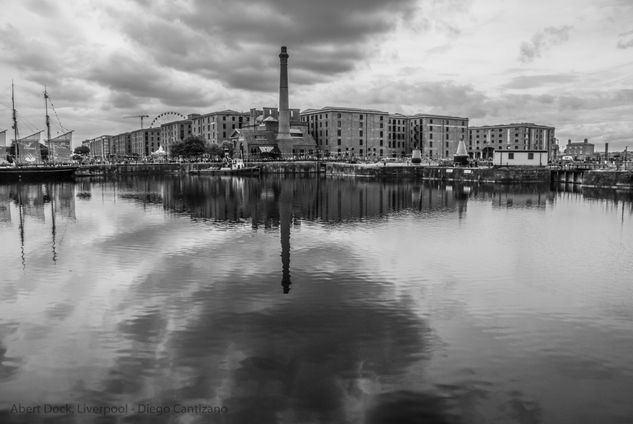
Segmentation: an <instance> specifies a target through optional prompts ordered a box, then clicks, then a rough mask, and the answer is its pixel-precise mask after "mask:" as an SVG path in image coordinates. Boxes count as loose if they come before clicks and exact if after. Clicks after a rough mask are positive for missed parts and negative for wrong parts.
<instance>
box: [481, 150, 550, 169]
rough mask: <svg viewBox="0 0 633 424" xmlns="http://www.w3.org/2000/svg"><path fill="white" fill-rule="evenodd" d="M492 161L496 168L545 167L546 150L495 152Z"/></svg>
mask: <svg viewBox="0 0 633 424" xmlns="http://www.w3.org/2000/svg"><path fill="white" fill-rule="evenodd" d="M492 161H493V163H494V164H495V165H497V166H545V165H547V150H495V152H494V157H493V160H492Z"/></svg>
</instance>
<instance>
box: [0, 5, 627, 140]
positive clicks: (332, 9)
mask: <svg viewBox="0 0 633 424" xmlns="http://www.w3.org/2000/svg"><path fill="white" fill-rule="evenodd" d="M282 45H285V46H287V47H288V53H289V54H290V58H289V71H288V74H289V85H290V107H292V108H300V109H302V110H303V109H308V108H320V107H324V106H342V107H358V108H373V109H379V110H383V111H385V112H390V113H404V114H414V113H429V114H445V115H453V116H462V117H468V118H469V119H470V122H469V124H470V125H471V126H476V125H494V124H507V123H512V122H534V123H537V124H542V125H551V126H554V127H556V136H557V138H558V139H559V140H560V143H561V144H566V143H567V140H568V139H571V140H572V141H582V140H583V139H584V138H588V139H589V141H590V142H593V143H595V144H596V149H597V150H598V151H603V150H604V144H605V143H609V150H610V151H615V150H623V149H624V148H625V147H626V146H629V150H630V149H633V0H531V1H529V2H526V1H524V0H319V1H314V0H259V1H257V2H254V1H248V0H108V1H107V2H106V1H97V0H65V1H63V2H60V1H48V0H3V13H2V15H1V16H0V82H1V83H0V130H2V129H9V133H10V132H11V130H10V128H11V80H13V82H14V84H15V101H16V109H17V111H18V119H19V123H18V125H19V130H20V135H21V136H26V135H29V134H31V133H32V132H35V131H37V130H43V129H45V119H44V100H43V97H42V93H43V90H44V86H46V88H47V90H48V93H49V96H50V98H51V101H52V103H53V106H54V110H51V111H50V115H51V128H52V136H55V135H58V134H61V133H63V132H65V130H74V131H75V132H74V136H73V144H74V145H79V144H80V143H81V141H82V140H85V139H89V138H94V137H97V136H100V135H104V134H110V135H114V134H119V133H122V132H126V131H131V130H134V129H138V128H140V120H139V119H138V118H126V117H127V116H133V115H140V114H147V115H149V116H150V117H149V118H146V120H145V122H144V124H145V126H147V125H148V123H149V122H150V121H151V120H152V119H153V118H154V117H156V116H157V115H159V114H160V113H163V112H167V111H174V112H179V113H181V114H184V115H187V114H190V113H208V112H213V111H218V110H223V109H234V110H238V111H248V110H249V109H251V108H253V107H257V108H261V107H263V106H277V104H278V91H277V90H278V83H279V68H278V67H279V58H278V54H279V49H280V46H282ZM9 138H11V136H10V135H8V136H7V139H9Z"/></svg>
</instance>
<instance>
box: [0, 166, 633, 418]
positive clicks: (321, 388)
mask: <svg viewBox="0 0 633 424" xmlns="http://www.w3.org/2000/svg"><path fill="white" fill-rule="evenodd" d="M0 241H1V242H0V258H1V261H2V262H1V264H2V274H3V275H2V277H1V278H0V281H2V282H1V283H0V411H1V412H0V421H2V422H178V423H191V422H227V423H245V422H257V423H389V422H397V423H409V422H411V423H413V422H432V423H482V424H483V423H630V422H631V420H632V417H633V407H632V406H630V403H631V402H630V394H631V393H633V363H632V362H631V360H630V357H631V350H632V348H633V325H632V324H633V285H632V282H633V260H632V259H631V258H633V202H632V200H631V196H630V195H626V194H622V193H617V192H612V191H607V192H598V191H585V192H580V191H578V190H577V191H575V192H574V191H573V190H569V189H565V188H561V189H558V188H557V190H553V191H552V190H550V189H549V188H548V187H539V186H525V187H506V186H443V185H438V184H429V183H414V182H406V183H399V184H396V183H389V182H370V181H364V180H353V179H278V178H266V179H242V178H225V177H190V178H133V179H123V180H119V181H109V182H106V181H96V182H90V181H82V182H78V183H76V184H74V183H60V184H33V185H26V184H23V185H0ZM66 403H69V404H71V405H72V406H73V408H75V410H74V415H72V416H67V415H63V414H62V413H57V414H54V413H48V414H44V413H39V414H38V413H33V414H30V415H29V414H15V413H12V412H11V410H12V408H13V407H14V406H15V405H16V404H20V405H21V406H24V407H26V406H31V407H33V406H37V405H44V404H51V405H64V404H66ZM80 404H81V405H88V406H122V405H127V408H128V409H127V410H126V411H125V412H123V413H113V414H106V415H107V416H106V417H99V415H98V414H90V413H87V412H85V411H82V412H80V411H78V410H77V408H78V407H77V405H80ZM176 404H179V405H183V406H186V407H190V408H192V409H190V410H188V412H186V413H180V412H179V413H177V412H175V411H174V408H175V405H176ZM196 405H206V406H215V407H218V408H220V407H223V408H224V409H223V410H222V412H221V413H218V414H211V415H202V414H200V411H197V412H196V411H195V410H194V407H195V406H196ZM166 407H169V408H171V410H169V411H166V410H165V408H166ZM159 408H163V410H160V409H159ZM226 411H228V412H226ZM161 412H162V413H161ZM425 420H426V421H425Z"/></svg>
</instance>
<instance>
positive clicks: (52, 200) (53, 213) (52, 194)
mask: <svg viewBox="0 0 633 424" xmlns="http://www.w3.org/2000/svg"><path fill="white" fill-rule="evenodd" d="M47 189H48V197H49V198H50V200H51V221H52V223H53V226H52V247H53V262H55V263H57V251H56V250H55V235H56V232H57V229H56V227H55V193H54V192H53V191H54V189H53V188H52V187H51V186H50V185H49V186H48V187H47Z"/></svg>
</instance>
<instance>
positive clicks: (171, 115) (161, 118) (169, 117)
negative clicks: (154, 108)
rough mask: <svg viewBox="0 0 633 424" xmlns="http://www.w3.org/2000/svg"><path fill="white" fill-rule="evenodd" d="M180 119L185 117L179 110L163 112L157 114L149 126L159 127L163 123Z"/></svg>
mask: <svg viewBox="0 0 633 424" xmlns="http://www.w3.org/2000/svg"><path fill="white" fill-rule="evenodd" d="M182 119H187V117H186V116H185V115H183V114H182V113H179V112H171V111H170V112H163V113H161V114H158V115H157V116H156V117H155V118H154V119H152V123H151V124H149V127H150V128H156V127H160V126H161V125H163V124H167V123H169V122H174V121H180V120H182Z"/></svg>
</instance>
